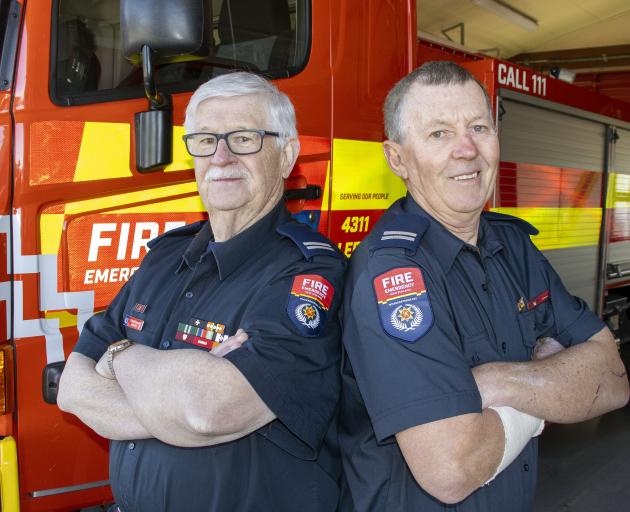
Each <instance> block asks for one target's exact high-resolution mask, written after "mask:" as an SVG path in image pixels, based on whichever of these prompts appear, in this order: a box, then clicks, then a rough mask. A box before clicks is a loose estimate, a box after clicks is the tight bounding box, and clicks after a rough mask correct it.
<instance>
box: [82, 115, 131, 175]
mask: <svg viewBox="0 0 630 512" xmlns="http://www.w3.org/2000/svg"><path fill="white" fill-rule="evenodd" d="M130 137H131V132H130V126H129V124H128V123H94V122H86V123H85V127H84V128H83V138H82V139H81V149H80V150H79V159H78V160H77V168H76V171H75V173H74V181H75V182H79V181H92V180H106V179H111V178H124V177H127V176H131V170H130V169H129V144H130Z"/></svg>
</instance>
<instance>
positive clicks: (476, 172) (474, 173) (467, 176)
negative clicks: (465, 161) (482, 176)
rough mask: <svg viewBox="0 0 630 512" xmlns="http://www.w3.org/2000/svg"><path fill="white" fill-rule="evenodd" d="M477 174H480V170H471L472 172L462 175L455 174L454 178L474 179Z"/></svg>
mask: <svg viewBox="0 0 630 512" xmlns="http://www.w3.org/2000/svg"><path fill="white" fill-rule="evenodd" d="M477 176H479V171H475V172H471V173H470V174H462V175H461V176H455V177H454V178H453V179H454V180H455V181H466V180H474V179H475V178H476V177H477Z"/></svg>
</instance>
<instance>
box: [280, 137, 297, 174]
mask: <svg viewBox="0 0 630 512" xmlns="http://www.w3.org/2000/svg"><path fill="white" fill-rule="evenodd" d="M299 154H300V141H299V140H298V139H297V137H293V138H291V139H287V141H286V142H285V144H284V148H282V164H281V165H282V177H283V178H284V179H285V180H286V179H287V178H288V177H289V176H290V175H291V171H292V170H293V166H294V165H295V161H296V160H297V157H298V155H299Z"/></svg>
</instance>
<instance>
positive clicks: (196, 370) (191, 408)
mask: <svg viewBox="0 0 630 512" xmlns="http://www.w3.org/2000/svg"><path fill="white" fill-rule="evenodd" d="M185 128H186V132H187V134H186V135H185V136H184V141H185V143H186V147H187V149H188V151H189V153H190V154H191V155H192V156H193V157H194V162H195V176H196V180H197V186H198V189H199V194H200V196H201V199H202V201H203V204H204V205H205V207H206V209H207V211H208V216H209V221H208V222H199V223H196V224H193V225H190V226H185V227H183V228H179V229H176V230H172V231H169V232H167V233H165V234H164V235H162V236H161V237H159V238H157V239H155V240H153V241H152V242H151V243H150V244H149V246H150V248H151V251H150V252H149V253H148V254H147V256H146V257H145V259H144V261H143V262H142V265H141V266H140V268H139V270H138V271H137V272H136V273H135V274H134V276H133V277H132V279H130V281H129V282H128V283H127V284H126V285H125V287H124V288H123V289H122V290H121V292H120V293H119V294H118V295H117V297H116V298H115V299H114V301H113V302H112V304H111V305H110V306H109V308H108V309H107V311H106V312H105V313H104V314H100V315H95V316H94V317H93V318H92V319H90V321H88V322H87V324H86V326H85V328H84V329H83V331H82V333H81V336H80V338H79V341H78V343H77V345H76V347H75V350H74V352H73V353H72V354H71V355H70V357H69V358H68V362H67V364H66V368H65V370H64V373H63V376H62V379H61V383H60V392H59V400H58V402H59V407H61V408H62V409H63V410H65V411H68V412H71V413H73V414H75V415H77V416H78V417H79V418H80V419H81V420H82V421H83V422H84V423H86V424H87V425H88V426H89V427H91V428H92V429H93V430H95V431H96V432H97V433H99V434H100V435H102V436H104V437H106V438H108V439H111V440H112V442H111V448H110V479H111V485H112V489H113V492H114V496H115V498H116V502H117V508H118V509H119V510H121V511H126V510H133V511H139V512H141V511H151V512H159V511H175V510H185V511H187V512H196V511H217V512H218V511H231V510H238V511H250V510H252V511H253V510H274V511H294V510H300V511H302V512H305V511H309V510H313V511H315V510H317V511H326V510H330V511H332V510H335V509H336V504H337V499H338V488H337V483H336V481H337V478H338V476H339V461H338V459H337V455H336V454H337V447H336V444H335V443H336V432H335V431H334V429H335V425H334V423H335V422H333V421H332V420H333V417H334V414H335V409H336V405H337V400H338V396H339V387H340V383H339V352H340V350H339V324H338V321H337V308H338V305H339V302H340V295H341V293H340V292H341V286H342V282H343V272H344V269H345V259H344V258H343V256H342V255H341V254H340V253H339V251H338V250H337V249H336V247H334V245H333V244H331V243H330V241H328V240H327V239H326V238H324V237H323V236H321V235H319V234H317V233H315V232H313V231H311V230H310V229H309V228H308V227H306V226H304V225H302V224H299V223H297V222H296V221H294V220H293V219H292V218H291V216H290V215H289V213H288V212H287V210H286V208H285V206H284V204H283V191H284V185H283V182H284V178H287V177H288V176H289V174H290V173H291V170H292V168H293V165H294V164H295V161H296V158H297V155H298V152H299V142H298V139H297V132H296V127H295V113H294V110H293V106H292V104H291V102H290V101H289V99H288V98H287V97H286V96H285V95H284V94H282V93H280V92H279V91H278V90H277V89H276V87H275V86H273V85H272V84H271V83H269V82H267V81H266V80H264V79H262V78H260V77H257V76H256V75H252V74H249V73H234V74H229V75H223V76H220V77H218V78H215V79H212V80H210V81H209V82H207V83H206V84H204V85H202V86H201V87H200V88H199V89H198V90H197V91H196V92H195V93H194V94H193V96H192V98H191V100H190V103H189V105H188V108H187V111H186V122H185ZM183 349H190V350H183Z"/></svg>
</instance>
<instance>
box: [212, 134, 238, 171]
mask: <svg viewBox="0 0 630 512" xmlns="http://www.w3.org/2000/svg"><path fill="white" fill-rule="evenodd" d="M210 158H211V161H212V164H213V165H227V164H231V163H233V162H234V160H235V159H236V158H235V156H234V154H233V153H232V152H231V151H230V149H229V148H228V145H227V142H226V141H225V139H220V140H219V143H218V144H217V150H216V151H215V152H214V155H212V156H211V157H210Z"/></svg>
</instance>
